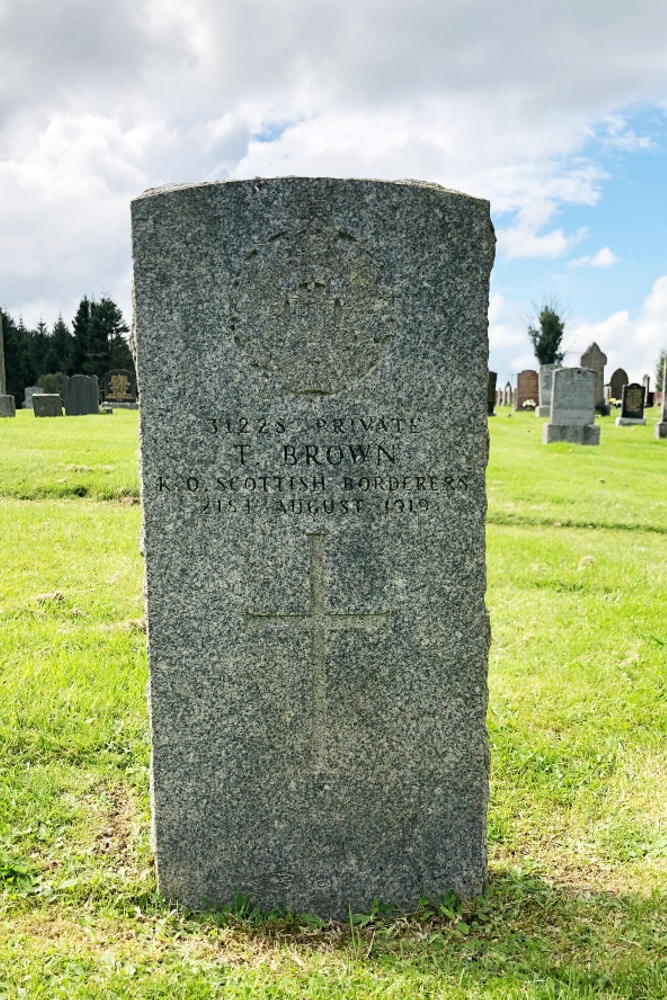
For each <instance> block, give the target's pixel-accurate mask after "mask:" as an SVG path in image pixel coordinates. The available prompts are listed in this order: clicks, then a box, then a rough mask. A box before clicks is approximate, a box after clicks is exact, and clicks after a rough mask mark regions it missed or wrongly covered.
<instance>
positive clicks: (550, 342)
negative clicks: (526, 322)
mask: <svg viewBox="0 0 667 1000" xmlns="http://www.w3.org/2000/svg"><path fill="white" fill-rule="evenodd" d="M556 310H557V303H555V302H547V301H545V302H544V303H543V305H542V308H541V309H540V311H539V313H538V315H537V324H532V323H531V325H530V326H529V327H528V337H529V339H530V342H531V344H532V345H533V351H534V352H535V357H536V358H537V360H538V361H539V363H540V364H541V365H554V364H555V365H558V364H560V363H561V361H562V360H563V358H564V357H565V352H564V351H560V350H559V348H560V345H561V341H562V339H563V333H564V332H565V320H563V319H561V318H560V316H559V315H558V312H557V311H556Z"/></svg>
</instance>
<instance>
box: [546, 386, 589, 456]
mask: <svg viewBox="0 0 667 1000" xmlns="http://www.w3.org/2000/svg"><path fill="white" fill-rule="evenodd" d="M560 441H564V442H567V443H568V444H589V445H598V444H599V443H600V428H599V427H597V426H596V425H595V372H593V371H591V370H590V369H589V368H557V369H556V370H555V371H554V373H553V377H552V383H551V414H550V418H549V422H548V423H546V424H544V426H543V428H542V442H543V443H544V444H556V443H557V442H560Z"/></svg>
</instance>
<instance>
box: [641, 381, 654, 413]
mask: <svg viewBox="0 0 667 1000" xmlns="http://www.w3.org/2000/svg"><path fill="white" fill-rule="evenodd" d="M642 384H643V386H644V408H645V409H649V408H650V407H651V406H653V393H652V392H651V376H650V375H644V378H643V379H642Z"/></svg>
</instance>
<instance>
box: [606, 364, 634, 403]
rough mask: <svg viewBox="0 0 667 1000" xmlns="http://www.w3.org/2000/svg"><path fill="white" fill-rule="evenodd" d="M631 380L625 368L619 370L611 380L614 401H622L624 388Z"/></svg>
mask: <svg viewBox="0 0 667 1000" xmlns="http://www.w3.org/2000/svg"><path fill="white" fill-rule="evenodd" d="M629 381H630V379H629V378H628V373H627V372H626V371H625V369H624V368H617V369H616V371H615V372H614V373H613V375H612V376H611V378H610V379H609V388H610V393H611V397H612V399H620V398H621V397H622V395H623V386H624V385H627V384H628V382H629Z"/></svg>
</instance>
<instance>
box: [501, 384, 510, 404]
mask: <svg viewBox="0 0 667 1000" xmlns="http://www.w3.org/2000/svg"><path fill="white" fill-rule="evenodd" d="M511 405H512V385H511V383H510V382H506V383H505V388H504V389H503V406H511Z"/></svg>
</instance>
